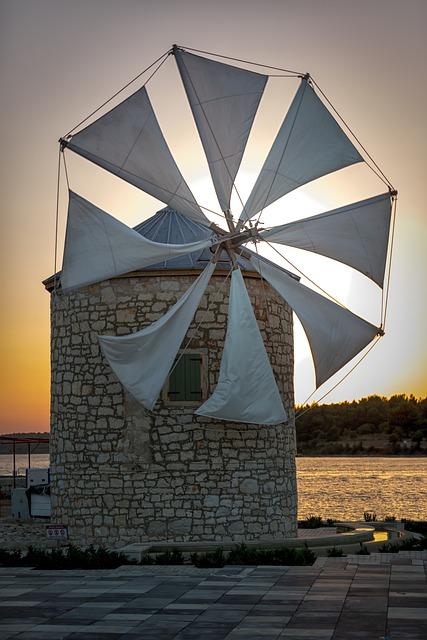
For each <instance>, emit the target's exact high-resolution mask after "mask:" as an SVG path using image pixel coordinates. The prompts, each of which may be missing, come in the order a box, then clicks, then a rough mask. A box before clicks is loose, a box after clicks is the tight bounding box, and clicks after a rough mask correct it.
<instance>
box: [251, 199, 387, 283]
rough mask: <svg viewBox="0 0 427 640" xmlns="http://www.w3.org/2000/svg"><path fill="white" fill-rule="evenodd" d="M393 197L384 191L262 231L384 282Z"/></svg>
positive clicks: (275, 239)
mask: <svg viewBox="0 0 427 640" xmlns="http://www.w3.org/2000/svg"><path fill="white" fill-rule="evenodd" d="M390 219H391V198H390V194H389V193H384V194H382V195H379V196H375V197H373V198H368V199H367V200H361V201H360V202H354V203H353V204H349V205H347V206H345V207H340V208H339V209H334V210H332V211H327V212H326V213H321V214H320V215H317V216H312V217H311V218H305V219H303V220H297V221H295V222H290V223H289V224H283V225H280V226H278V227H273V228H272V229H266V230H265V231H261V232H260V234H259V235H260V236H261V238H263V239H264V240H268V241H270V242H278V243H280V244H286V245H289V246H291V247H298V248H299V249H305V250H306V251H313V252H315V253H320V254H321V255H324V256H328V257H329V258H333V259H334V260H339V261H340V262H343V263H344V264H348V265H349V266H351V267H354V269H357V270H358V271H360V272H361V273H363V274H364V275H366V276H368V278H371V279H372V280H374V282H376V283H377V284H378V285H379V286H380V287H382V286H383V282H384V271H385V265H386V259H387V247H388V237H389V229H390Z"/></svg>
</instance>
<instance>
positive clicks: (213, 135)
mask: <svg viewBox="0 0 427 640" xmlns="http://www.w3.org/2000/svg"><path fill="white" fill-rule="evenodd" d="M182 62H183V65H184V67H185V70H186V72H187V76H188V79H189V80H190V82H191V86H192V88H193V91H194V93H195V95H196V98H197V100H198V102H199V105H200V108H201V110H202V112H203V115H204V116H205V120H206V122H207V123H208V127H209V130H210V132H211V134H212V137H213V139H214V141H215V144H216V146H217V147H218V151H219V154H220V156H221V160H222V161H223V163H224V166H225V168H226V169H227V173H228V177H229V178H230V180H231V184H232V189H235V191H236V193H237V197H238V198H239V200H240V204H241V205H242V207H244V206H245V205H244V204H243V200H242V198H241V197H240V193H239V191H238V189H237V187H236V184H235V182H234V179H233V177H232V175H231V173H230V170H229V168H228V164H227V163H226V161H225V158H224V156H223V153H222V150H221V147H220V146H219V143H218V140H217V138H216V135H215V133H214V131H213V129H212V127H211V123H210V122H209V118H208V116H207V115H206V111H205V109H204V107H203V104H202V102H201V100H200V98H199V95H198V93H197V90H196V87H195V86H194V83H193V80H192V79H191V76H190V74H189V72H188V68H187V65H186V64H185V61H184V60H182ZM230 218H231V221H232V223H233V224H234V219H233V216H232V215H231V213H230ZM226 219H227V217H226Z"/></svg>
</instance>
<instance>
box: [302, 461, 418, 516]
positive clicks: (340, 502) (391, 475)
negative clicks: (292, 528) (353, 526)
mask: <svg viewBox="0 0 427 640" xmlns="http://www.w3.org/2000/svg"><path fill="white" fill-rule="evenodd" d="M297 469H298V507H299V509H298V515H299V518H305V517H306V516H308V515H310V514H316V515H321V516H322V517H324V518H334V517H339V518H344V519H348V520H357V519H363V512H364V511H371V512H375V513H376V514H377V518H378V519H379V518H380V517H383V516H395V517H396V518H397V519H400V518H414V519H419V520H425V519H427V458H416V457H406V458H400V457H399V458H391V457H389V458H362V457H342V458H341V457H332V456H330V457H322V458H306V457H304V458H297Z"/></svg>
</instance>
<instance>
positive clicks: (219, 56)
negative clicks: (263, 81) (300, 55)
mask: <svg viewBox="0 0 427 640" xmlns="http://www.w3.org/2000/svg"><path fill="white" fill-rule="evenodd" d="M177 46H178V48H179V49H187V50H188V51H195V52H196V53H204V54H206V55H208V56H215V57H216V58H223V59H224V60H234V61H235V62H243V63H244V64H251V65H253V66H254V67H264V69H274V71H283V72H284V73H290V74H292V76H291V77H295V76H301V75H305V74H304V73H303V72H301V71H294V70H293V69H282V68H281V67H272V66H271V65H268V64H260V63H259V62H252V61H251V60H242V59H241V58H233V57H232V56H223V55H221V54H220V53H212V52H211V51H203V50H202V49H193V48H192V47H186V46H184V45H177ZM266 75H268V74H266Z"/></svg>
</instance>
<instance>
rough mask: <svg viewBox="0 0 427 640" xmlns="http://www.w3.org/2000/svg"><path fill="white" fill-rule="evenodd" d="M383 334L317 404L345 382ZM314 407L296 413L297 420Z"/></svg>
mask: <svg viewBox="0 0 427 640" xmlns="http://www.w3.org/2000/svg"><path fill="white" fill-rule="evenodd" d="M381 338H382V336H377V337H376V339H375V340H374V342H373V343H372V344H371V346H370V347H369V349H368V350H367V351H366V352H365V353H364V354H363V356H362V357H361V358H360V359H359V360H358V361H357V362H356V364H355V365H354V366H353V367H352V368H351V369H350V371H347V373H346V374H345V376H343V377H342V378H341V380H338V382H337V383H336V384H334V386H333V387H332V388H331V389H329V391H327V392H326V393H324V394H323V396H321V397H320V398H319V399H318V400H316V404H317V403H318V402H321V401H322V400H323V399H324V398H326V396H328V395H329V394H330V393H332V391H334V390H335V389H336V388H337V387H338V386H339V385H340V384H341V383H342V382H344V380H345V379H346V378H348V376H349V375H350V374H351V373H353V371H354V370H355V369H356V367H358V366H359V364H360V363H361V362H362V361H363V360H364V359H365V358H366V356H367V355H368V353H369V352H370V351H372V349H373V348H374V347H375V345H376V344H377V342H378V341H379V340H381ZM316 391H317V389H315V390H314V391H313V393H311V394H310V395H309V396H308V398H307V399H306V400H305V401H304V402H303V406H304V405H305V404H306V403H307V402H308V400H310V398H312V397H313V396H314V394H315V393H316ZM311 409H312V406H310V407H307V409H304V410H302V411H300V412H298V413H297V414H296V415H295V420H298V418H300V417H301V416H302V415H304V414H305V413H307V411H310V410H311Z"/></svg>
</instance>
